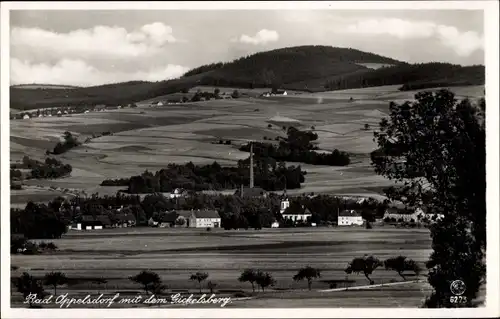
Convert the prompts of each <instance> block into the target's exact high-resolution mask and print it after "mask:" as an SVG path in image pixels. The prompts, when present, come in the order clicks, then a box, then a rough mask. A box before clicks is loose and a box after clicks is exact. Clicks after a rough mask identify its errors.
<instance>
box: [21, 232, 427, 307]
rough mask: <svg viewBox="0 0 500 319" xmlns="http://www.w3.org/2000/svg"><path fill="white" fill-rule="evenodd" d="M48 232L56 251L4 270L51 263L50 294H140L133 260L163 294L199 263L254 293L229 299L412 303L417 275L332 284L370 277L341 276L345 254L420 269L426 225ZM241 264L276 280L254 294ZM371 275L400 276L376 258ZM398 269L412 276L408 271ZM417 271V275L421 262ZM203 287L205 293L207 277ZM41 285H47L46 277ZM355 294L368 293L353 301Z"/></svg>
mask: <svg viewBox="0 0 500 319" xmlns="http://www.w3.org/2000/svg"><path fill="white" fill-rule="evenodd" d="M53 242H54V243H55V244H56V245H57V246H58V248H59V250H58V251H57V252H55V253H51V254H42V255H35V256H28V255H13V256H12V264H13V265H16V266H18V267H19V269H17V270H15V271H12V275H15V274H20V273H22V272H23V271H28V272H29V273H30V274H32V275H34V276H40V277H41V276H43V275H44V274H46V273H48V272H50V271H62V272H64V273H65V274H66V275H67V277H68V278H70V279H71V283H70V284H69V285H67V286H63V287H60V288H58V290H57V291H58V294H64V293H67V292H69V293H70V294H71V295H72V296H79V295H81V296H84V295H87V294H97V292H98V291H101V292H103V291H106V293H108V294H114V293H116V292H119V293H120V294H121V295H123V296H129V295H130V296H133V295H135V294H140V293H141V288H140V286H138V285H137V284H135V283H133V282H131V281H130V280H129V279H128V277H129V276H133V275H135V274H137V273H138V272H140V271H141V270H145V269H149V270H152V271H154V272H157V273H158V274H159V275H160V277H161V279H162V281H163V283H164V284H165V285H166V286H167V292H166V294H167V295H170V294H171V293H177V292H180V293H184V294H185V293H193V294H197V293H199V290H198V284H197V282H192V281H190V280H189V276H190V274H191V273H194V272H197V271H203V272H207V273H208V274H209V277H208V280H210V281H212V282H214V283H216V284H217V287H216V288H215V290H214V293H216V294H217V295H218V296H229V297H233V298H234V297H236V296H239V295H241V294H245V295H246V296H249V297H252V299H249V300H241V301H238V300H235V301H234V302H233V304H231V306H237V307H264V306H265V307H288V306H291V305H294V306H295V307H300V306H302V307H329V306H332V305H335V306H339V307H371V306H378V307H392V306H400V307H415V306H419V305H420V304H421V301H422V298H423V297H425V295H426V294H427V293H428V289H429V288H428V287H426V284H424V283H402V284H395V286H388V287H372V288H369V289H368V288H366V289H360V290H352V291H341V289H336V290H335V289H331V288H343V287H345V285H346V279H347V280H348V285H349V287H350V288H351V289H355V287H356V286H365V285H368V281H367V279H366V278H365V276H364V275H362V274H359V275H357V274H350V275H349V276H346V273H345V272H344V269H345V267H346V266H347V264H348V262H350V261H351V260H352V259H353V258H354V257H362V256H363V255H365V254H373V255H374V256H376V257H377V258H379V259H380V260H385V259H387V258H389V257H396V256H398V255H405V256H407V257H408V258H412V259H414V260H415V261H417V262H418V263H419V264H420V265H421V266H422V268H424V269H425V267H424V263H425V262H426V261H427V259H428V257H429V254H430V253H431V249H430V244H431V242H430V237H429V231H428V230H427V229H412V230H409V229H396V228H394V227H382V226H381V227H379V228H374V229H371V230H367V229H364V228H359V227H346V228H294V229H265V230H260V231H255V230H238V231H236V230H234V231H224V230H221V229H213V230H212V231H211V232H207V231H206V230H204V229H203V230H197V229H158V228H156V229H154V228H135V229H111V230H103V231H99V232H78V231H70V232H69V233H68V234H66V235H65V236H64V237H63V238H62V239H57V240H54V241H53ZM307 265H309V266H312V267H315V268H319V269H320V270H321V278H320V279H318V280H315V281H314V283H313V286H312V288H313V289H312V291H307V283H306V282H294V281H293V280H292V277H293V275H295V274H296V273H297V271H298V269H299V268H301V267H304V266H307ZM245 268H257V269H261V270H263V271H265V272H269V273H271V274H272V276H273V277H274V278H275V279H276V281H277V282H276V285H275V286H274V287H269V288H268V289H266V291H265V292H259V293H254V294H252V289H251V285H250V284H249V283H241V282H239V281H238V280H237V279H238V277H239V275H240V274H241V272H242V270H243V269H245ZM96 277H104V278H105V279H107V280H108V282H107V284H106V285H105V287H104V286H102V285H101V286H97V285H95V284H92V282H91V281H92V278H96ZM371 278H372V279H373V280H374V283H375V285H378V284H385V283H391V282H400V281H402V280H403V279H402V278H401V277H399V276H398V274H397V273H396V272H394V271H388V270H385V269H384V268H383V267H382V268H378V269H376V270H375V272H374V273H373V275H372V276H371ZM406 279H407V280H408V281H415V280H416V279H417V278H415V276H414V275H413V276H407V277H406ZM420 279H422V281H425V272H424V273H422V274H421V275H420ZM202 289H203V293H208V290H207V288H206V282H205V283H204V284H203V287H202ZM329 289H331V291H328V290H329ZM46 290H48V291H50V287H47V288H46ZM323 290H327V291H323ZM142 293H143V292H142ZM238 294H239V295H238ZM14 295H15V297H14V298H13V304H14V305H17V306H21V304H20V303H19V302H20V300H21V299H20V298H21V297H20V296H17V295H16V294H14ZM354 296H356V298H359V300H366V303H365V302H360V303H353V300H354V299H353V298H354ZM380 296H384V297H383V298H380ZM299 300H300V301H299ZM297 301H299V303H296V302H297ZM332 303H333V304H332ZM118 306H119V305H118ZM212 306H213V305H212Z"/></svg>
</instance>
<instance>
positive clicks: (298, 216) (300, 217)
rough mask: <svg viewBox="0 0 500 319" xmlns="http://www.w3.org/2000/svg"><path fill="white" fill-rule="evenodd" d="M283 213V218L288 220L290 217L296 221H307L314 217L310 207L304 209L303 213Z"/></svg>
mask: <svg viewBox="0 0 500 319" xmlns="http://www.w3.org/2000/svg"><path fill="white" fill-rule="evenodd" d="M282 215H283V219H285V220H287V219H290V220H292V221H294V222H307V221H308V220H309V219H310V218H311V217H312V213H311V211H310V210H309V209H307V208H306V209H304V212H303V213H289V214H287V213H285V214H282Z"/></svg>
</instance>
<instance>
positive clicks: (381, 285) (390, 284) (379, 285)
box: [318, 279, 425, 292]
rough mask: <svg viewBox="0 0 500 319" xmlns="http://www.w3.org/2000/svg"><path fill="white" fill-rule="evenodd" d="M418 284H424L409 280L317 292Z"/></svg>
mask: <svg viewBox="0 0 500 319" xmlns="http://www.w3.org/2000/svg"><path fill="white" fill-rule="evenodd" d="M419 282H425V280H422V279H419V280H410V281H398V282H389V283H384V284H376V285H365V286H354V287H346V288H332V289H321V290H318V291H319V292H333V291H346V290H359V289H369V288H376V287H386V286H397V285H402V284H415V283H419Z"/></svg>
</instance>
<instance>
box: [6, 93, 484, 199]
mask: <svg viewBox="0 0 500 319" xmlns="http://www.w3.org/2000/svg"><path fill="white" fill-rule="evenodd" d="M397 88H398V87H397V86H387V87H378V88H366V89H353V90H345V91H334V92H322V93H301V92H294V94H290V95H288V96H282V97H271V98H258V97H252V96H249V97H246V98H240V99H233V100H213V101H204V102H196V103H186V104H177V105H175V104H171V105H168V104H167V105H164V106H161V107H155V108H151V107H149V104H147V103H138V105H139V107H138V108H136V109H123V110H110V111H105V112H95V113H85V114H83V113H82V114H73V115H69V116H64V117H45V118H33V119H30V120H16V121H11V124H10V125H11V137H10V145H11V161H19V160H21V159H22V157H23V156H25V155H28V156H30V157H33V158H39V159H43V158H44V156H45V152H46V150H47V149H51V148H52V147H54V145H55V144H56V143H57V142H58V141H59V139H60V136H61V135H62V133H63V132H64V131H67V130H69V131H70V132H72V133H73V134H75V135H77V136H78V138H79V140H80V141H85V140H87V139H89V140H88V141H87V142H86V143H84V144H83V145H82V146H80V147H78V148H75V149H72V150H70V151H69V152H67V153H64V154H62V155H59V156H58V157H59V158H60V159H61V160H62V161H63V162H64V163H68V164H70V165H71V166H72V167H73V170H74V171H73V173H72V174H71V176H69V177H66V178H62V179H56V180H30V181H27V184H28V185H29V186H38V187H37V188H36V190H34V188H30V187H27V188H26V190H25V191H19V192H16V193H13V194H12V196H11V202H12V203H14V204H19V205H21V204H23V203H25V200H24V198H25V196H24V195H25V194H30V193H31V192H36V193H37V194H40V192H41V188H46V189H49V188H50V187H52V188H56V189H57V190H58V191H60V190H61V189H62V190H65V189H71V190H73V191H74V192H83V191H84V192H85V193H87V194H90V193H94V192H99V193H100V194H104V193H114V192H116V188H111V189H110V188H106V187H100V186H99V184H100V183H101V182H102V181H103V180H105V179H114V178H122V177H129V176H132V175H137V174H140V173H142V172H144V171H145V170H150V171H156V170H159V169H161V168H164V167H165V166H166V164H168V163H187V162H189V161H192V162H193V163H195V164H207V163H212V162H213V161H217V162H219V163H220V164H221V165H236V162H237V161H238V160H241V159H244V158H246V157H247V156H248V153H246V152H241V151H239V150H238V146H239V145H241V144H242V143H245V142H247V141H249V140H254V141H265V140H264V138H266V139H268V140H274V139H275V138H276V137H277V136H285V131H284V130H283V126H289V125H294V126H298V127H299V128H302V129H311V128H314V129H313V131H314V132H315V133H317V134H318V143H319V144H318V147H319V149H320V150H324V151H331V150H333V149H335V148H337V149H339V150H342V151H346V152H349V153H350V154H351V164H350V165H349V166H346V167H331V166H313V165H307V164H302V167H303V168H304V169H305V170H306V171H307V173H308V174H307V178H306V180H305V183H304V184H303V187H302V188H301V189H300V190H291V191H290V192H291V193H311V192H315V193H328V194H345V195H360V196H378V195H380V194H381V190H382V188H383V187H385V186H388V185H391V184H390V182H389V181H388V180H386V179H384V178H383V177H380V176H378V175H376V174H375V173H374V171H373V169H372V167H371V166H370V159H369V153H370V152H371V151H373V150H374V149H375V148H376V145H375V143H374V142H373V129H375V128H376V126H377V125H378V123H379V121H380V120H381V119H382V118H383V117H384V116H387V114H388V105H389V102H390V101H393V100H399V99H408V98H411V97H412V96H413V95H414V94H415V93H416V92H400V91H398V89H397ZM202 89H203V90H208V89H210V88H206V87H203V88H202ZM197 90H198V88H193V89H192V91H194V92H196V91H197ZM452 90H453V91H454V92H455V93H456V94H457V96H458V98H461V97H470V98H473V99H474V98H478V97H480V96H482V95H483V92H484V91H483V90H484V86H474V87H454V88H452ZM221 91H222V90H221ZM248 91H253V90H248ZM255 91H256V93H255V94H254V95H255V96H257V95H258V94H259V92H260V91H261V90H255ZM222 92H223V91H222ZM228 92H229V90H228ZM247 94H248V95H251V92H249V93H247ZM351 97H352V98H353V101H350V100H349V99H350V98H351ZM286 118H289V119H294V120H297V121H299V122H298V123H297V122H293V124H290V123H289V122H286ZM273 119H274V120H275V119H278V120H283V121H285V122H280V121H278V122H275V121H273ZM269 124H271V127H269ZM365 124H368V125H369V129H368V130H365V129H364V125H365ZM106 131H108V132H111V133H113V134H112V135H108V136H101V137H98V138H92V136H93V135H99V134H102V133H103V132H106ZM221 139H222V140H231V141H232V144H233V145H219V144H214V142H217V141H218V140H221ZM74 192H73V193H74ZM38 196H40V195H38ZM68 196H70V194H69V193H68ZM49 197H50V196H49ZM49 197H47V200H49V199H50V198H49ZM39 198H40V199H42V198H43V196H40V197H39Z"/></svg>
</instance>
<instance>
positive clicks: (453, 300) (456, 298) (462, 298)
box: [450, 296, 467, 304]
mask: <svg viewBox="0 0 500 319" xmlns="http://www.w3.org/2000/svg"><path fill="white" fill-rule="evenodd" d="M450 302H451V303H454V304H457V303H459V304H463V303H466V302H467V297H465V296H450Z"/></svg>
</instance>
